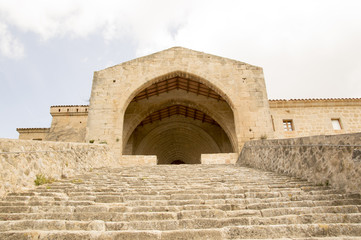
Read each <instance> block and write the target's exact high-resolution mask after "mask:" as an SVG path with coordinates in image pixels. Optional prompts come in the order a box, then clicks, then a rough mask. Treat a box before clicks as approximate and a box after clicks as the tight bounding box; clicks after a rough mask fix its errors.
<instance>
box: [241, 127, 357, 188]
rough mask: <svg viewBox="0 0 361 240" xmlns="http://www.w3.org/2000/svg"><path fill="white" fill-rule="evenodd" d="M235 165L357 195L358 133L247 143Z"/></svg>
mask: <svg viewBox="0 0 361 240" xmlns="http://www.w3.org/2000/svg"><path fill="white" fill-rule="evenodd" d="M237 165H245V166H250V167H254V168H258V169H263V170H268V171H273V172H277V173H281V174H286V175H289V176H294V177H298V178H301V179H305V180H308V181H310V182H313V183H316V184H320V185H326V186H327V185H330V186H332V187H334V188H337V189H341V190H345V191H346V192H357V193H361V133H356V134H342V135H332V136H313V137H304V138H293V139H275V140H258V141H250V142H247V143H246V144H245V145H244V147H243V149H242V152H241V154H240V156H239V158H238V160H237Z"/></svg>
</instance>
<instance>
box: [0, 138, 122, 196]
mask: <svg viewBox="0 0 361 240" xmlns="http://www.w3.org/2000/svg"><path fill="white" fill-rule="evenodd" d="M106 166H113V167H115V166H120V165H119V162H118V161H116V160H115V159H114V158H113V157H112V155H111V153H110V151H109V148H108V146H106V145H95V144H85V143H63V142H42V141H30V140H13V139H0V183H1V184H0V197H2V196H5V195H6V194H7V193H9V192H16V191H22V190H25V189H29V188H32V187H34V186H35V185H34V180H35V179H36V175H38V174H42V175H44V176H46V177H49V178H54V179H60V178H62V177H63V178H64V177H69V176H74V175H76V174H81V173H83V172H86V171H91V169H92V168H99V167H106Z"/></svg>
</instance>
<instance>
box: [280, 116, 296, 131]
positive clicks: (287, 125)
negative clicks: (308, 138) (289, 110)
mask: <svg viewBox="0 0 361 240" xmlns="http://www.w3.org/2000/svg"><path fill="white" fill-rule="evenodd" d="M283 130H284V131H286V132H291V131H294V130H295V129H294V126H293V121H292V119H290V120H283Z"/></svg>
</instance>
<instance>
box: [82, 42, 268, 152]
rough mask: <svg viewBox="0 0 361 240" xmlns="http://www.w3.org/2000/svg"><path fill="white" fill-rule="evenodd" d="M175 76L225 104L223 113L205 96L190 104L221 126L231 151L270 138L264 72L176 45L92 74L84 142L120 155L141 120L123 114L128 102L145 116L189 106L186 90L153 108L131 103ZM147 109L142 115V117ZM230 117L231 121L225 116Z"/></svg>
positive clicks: (146, 101)
mask: <svg viewBox="0 0 361 240" xmlns="http://www.w3.org/2000/svg"><path fill="white" fill-rule="evenodd" d="M177 76H179V77H184V78H189V79H192V80H194V81H197V82H200V83H203V84H205V85H206V86H208V87H209V88H211V89H212V90H214V91H215V92H217V93H218V94H219V95H220V96H221V97H222V98H223V99H224V100H225V101H226V103H227V104H226V106H219V108H222V110H224V111H218V109H217V111H215V110H214V109H212V108H210V106H211V105H212V104H213V103H210V105H207V104H208V102H207V101H206V100H207V98H206V97H204V99H202V101H195V100H194V99H193V100H192V102H191V103H192V104H195V105H196V106H198V107H199V108H201V109H203V110H204V111H207V113H209V115H210V116H211V117H214V119H215V120H216V121H217V122H219V124H220V125H221V127H222V128H223V130H224V131H225V132H226V133H227V135H228V136H230V141H231V142H234V143H235V144H234V145H235V152H239V151H240V149H241V147H242V145H243V143H244V142H246V141H248V140H250V139H254V138H260V137H261V135H262V134H267V135H268V136H272V135H273V132H272V123H271V118H270V110H269V103H268V99H267V93H266V87H265V82H264V77H263V70H262V68H260V67H256V66H252V65H249V64H246V63H242V62H239V61H235V60H231V59H226V58H222V57H218V56H214V55H210V54H205V53H202V52H197V51H193V50H190V49H185V48H181V47H174V48H170V49H167V50H164V51H161V52H158V53H155V54H152V55H149V56H145V57H141V58H138V59H134V60H131V61H129V62H125V63H122V64H119V65H116V66H113V67H110V68H107V69H104V70H101V71H98V72H95V73H94V79H93V86H92V93H91V99H90V108H89V117H88V124H87V135H86V140H87V141H88V140H90V139H94V140H95V141H96V142H100V141H106V142H108V144H109V145H110V146H111V149H112V150H113V151H114V153H115V156H119V157H120V156H121V154H122V152H123V149H124V148H125V145H126V144H127V142H126V141H127V140H126V137H127V136H130V135H131V134H129V132H130V133H131V131H130V130H129V129H128V128H132V127H134V124H135V125H136V124H137V123H140V121H142V120H143V119H141V118H140V117H141V116H140V115H139V116H138V115H137V114H135V115H133V116H134V118H128V117H127V116H125V114H126V111H127V109H128V107H129V108H133V106H131V105H130V104H133V105H137V104H138V105H142V104H148V110H147V111H148V114H149V111H156V110H159V109H161V108H162V107H164V105H165V104H169V103H170V102H169V101H177V100H178V101H181V102H182V104H187V101H186V99H184V98H187V96H186V94H187V92H185V93H184V94H183V95H184V97H183V96H181V97H179V98H177V99H174V98H172V99H168V100H166V97H165V98H164V101H167V102H164V101H161V102H159V103H155V104H154V105H152V104H151V103H150V102H149V101H150V100H148V99H144V100H140V101H139V102H137V103H131V101H132V100H133V98H134V96H136V95H137V94H138V93H139V92H140V91H142V90H143V89H144V88H146V87H149V86H151V85H152V84H154V83H156V82H158V81H161V80H165V79H170V78H173V77H177ZM194 95H196V94H194ZM153 99H155V98H153ZM214 104H216V103H214ZM227 105H228V106H227ZM134 108H136V106H134ZM227 109H228V110H227ZM229 109H231V112H230V111H229ZM147 111H143V110H142V111H141V113H142V114H143V113H144V114H145V115H144V116H146V115H147V114H146V113H147ZM131 112H132V111H131ZM232 114H233V119H234V120H232V118H228V117H227V116H229V115H232ZM129 117H130V116H129ZM132 119H133V120H132ZM228 122H230V124H227V123H228ZM232 126H234V129H232Z"/></svg>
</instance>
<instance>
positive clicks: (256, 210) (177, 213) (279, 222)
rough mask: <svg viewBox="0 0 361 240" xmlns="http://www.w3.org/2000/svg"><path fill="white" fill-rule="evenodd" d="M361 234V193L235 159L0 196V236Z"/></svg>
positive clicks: (99, 173) (93, 177) (99, 172)
mask: <svg viewBox="0 0 361 240" xmlns="http://www.w3.org/2000/svg"><path fill="white" fill-rule="evenodd" d="M267 238H268V239H269V238H278V239H361V197H360V195H357V194H344V193H342V192H339V191H336V190H333V189H331V188H328V187H323V186H317V185H314V184H310V183H308V182H306V181H301V180H299V179H294V178H290V177H286V176H280V175H277V174H275V173H271V172H264V171H260V170H255V169H250V168H245V167H237V166H232V165H159V166H153V167H149V166H147V167H140V166H137V167H123V168H116V169H112V168H102V169H94V170H93V171H91V172H89V173H87V174H84V175H79V176H76V177H74V178H69V179H65V180H61V181H58V182H54V183H52V184H47V185H42V186H40V187H37V188H36V189H35V190H32V191H28V192H24V193H13V194H9V195H8V196H7V197H6V198H4V199H1V200H0V239H57V240H60V239H267Z"/></svg>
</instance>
